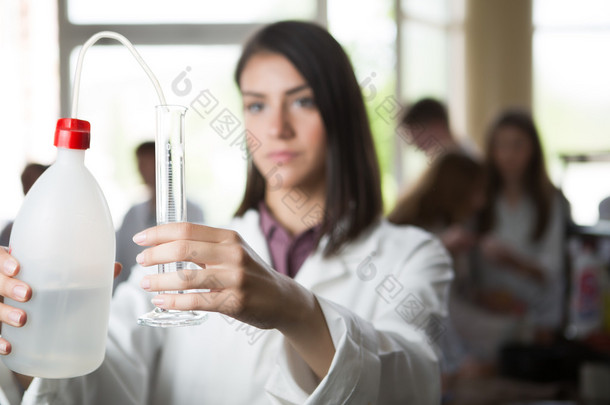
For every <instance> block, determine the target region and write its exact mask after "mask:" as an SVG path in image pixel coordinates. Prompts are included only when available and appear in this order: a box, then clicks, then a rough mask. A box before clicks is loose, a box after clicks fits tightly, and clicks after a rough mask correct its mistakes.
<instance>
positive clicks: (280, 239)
mask: <svg viewBox="0 0 610 405" xmlns="http://www.w3.org/2000/svg"><path fill="white" fill-rule="evenodd" d="M258 211H259V213H260V227H261V230H262V231H263V234H264V235H265V239H266V240H267V246H268V248H269V253H271V261H272V263H271V264H272V265H273V268H275V269H276V270H277V271H278V272H280V273H282V274H286V275H287V276H289V277H292V278H294V277H295V276H296V275H297V272H298V271H299V269H300V268H301V266H302V265H303V262H305V259H307V257H308V256H309V255H310V254H311V253H313V251H314V250H315V243H316V238H317V236H318V232H319V230H320V226H319V225H316V226H314V227H313V228H309V229H307V230H305V231H303V232H302V233H300V234H299V235H296V236H292V235H291V234H290V232H288V231H287V230H286V229H285V228H284V227H282V225H280V223H279V222H277V220H276V219H275V218H274V217H273V215H272V214H271V212H269V209H268V208H267V205H266V204H265V203H264V202H261V203H260V204H259V206H258Z"/></svg>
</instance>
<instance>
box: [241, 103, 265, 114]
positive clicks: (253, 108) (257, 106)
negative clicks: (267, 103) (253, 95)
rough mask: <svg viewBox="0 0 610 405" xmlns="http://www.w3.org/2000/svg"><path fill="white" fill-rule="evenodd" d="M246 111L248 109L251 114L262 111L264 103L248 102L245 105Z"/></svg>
mask: <svg viewBox="0 0 610 405" xmlns="http://www.w3.org/2000/svg"><path fill="white" fill-rule="evenodd" d="M245 107H246V108H245V109H246V111H248V112H249V113H251V114H256V113H258V112H261V111H262V110H263V103H259V102H255V103H248V104H246V106H245Z"/></svg>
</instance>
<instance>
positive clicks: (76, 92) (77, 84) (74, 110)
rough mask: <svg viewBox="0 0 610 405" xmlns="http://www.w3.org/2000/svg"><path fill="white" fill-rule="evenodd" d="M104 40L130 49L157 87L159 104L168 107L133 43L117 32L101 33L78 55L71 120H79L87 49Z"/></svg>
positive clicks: (161, 91)
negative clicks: (82, 73)
mask: <svg viewBox="0 0 610 405" xmlns="http://www.w3.org/2000/svg"><path fill="white" fill-rule="evenodd" d="M102 38H111V39H116V40H117V41H119V42H120V43H121V44H123V45H124V46H125V47H126V48H127V49H129V52H131V54H132V55H133V56H134V58H136V60H137V61H138V63H139V64H140V66H142V69H144V71H145V72H146V74H147V75H148V78H149V79H150V81H151V82H152V84H153V86H155V90H156V91H157V96H159V104H161V105H166V104H167V103H166V102H165V96H164V95H163V90H161V86H160V85H159V81H158V80H157V78H156V77H155V75H154V74H153V72H152V71H151V70H150V68H149V67H148V65H147V64H146V62H144V59H142V57H141V56H140V54H139V53H138V51H136V48H134V46H133V44H132V43H131V42H129V40H128V39H127V38H125V37H124V36H123V35H121V34H119V33H117V32H112V31H101V32H98V33H97V34H94V35H93V36H92V37H91V38H89V39H88V40H87V42H85V43H84V44H83V47H82V48H81V50H80V53H79V54H78V62H77V63H76V72H75V74H74V88H73V89H72V115H71V118H77V117H76V116H77V114H78V95H79V88H80V75H81V71H82V68H83V60H84V59H85V53H87V49H89V48H90V47H91V45H93V44H94V43H96V42H97V41H98V40H100V39H102Z"/></svg>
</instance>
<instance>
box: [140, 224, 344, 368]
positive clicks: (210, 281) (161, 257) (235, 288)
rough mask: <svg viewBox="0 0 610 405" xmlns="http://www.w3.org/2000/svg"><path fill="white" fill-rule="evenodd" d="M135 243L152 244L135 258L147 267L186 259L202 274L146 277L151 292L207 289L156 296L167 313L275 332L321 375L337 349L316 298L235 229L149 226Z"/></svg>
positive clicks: (185, 272) (145, 285)
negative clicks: (219, 318) (202, 314)
mask: <svg viewBox="0 0 610 405" xmlns="http://www.w3.org/2000/svg"><path fill="white" fill-rule="evenodd" d="M134 242H135V243H137V244H139V245H143V246H152V247H150V248H148V249H146V250H144V251H143V252H142V253H140V254H139V255H138V257H137V258H136V260H137V261H138V263H140V264H141V265H144V266H150V265H154V264H162V263H171V262H179V261H186V262H192V263H195V264H197V265H199V266H200V267H202V269H201V270H180V271H178V272H169V273H165V274H156V275H148V276H146V277H144V278H143V279H142V282H141V286H142V288H143V289H145V290H147V291H183V290H198V289H209V290H210V292H190V293H189V292H188V291H187V292H186V293H184V294H160V295H157V296H156V297H155V298H153V300H152V302H153V304H155V305H156V306H158V307H160V308H164V309H177V310H202V311H213V312H220V313H222V314H225V315H228V316H230V317H232V318H235V319H237V320H240V321H242V322H245V323H248V324H250V325H253V326H255V327H258V328H264V329H270V328H276V329H278V330H279V331H280V332H282V333H283V334H284V335H285V336H286V337H287V338H288V340H289V341H290V343H291V344H292V345H293V346H294V348H295V349H296V350H297V351H298V352H299V353H300V354H301V356H303V359H304V360H305V361H306V362H307V363H308V364H309V365H310V367H311V368H312V369H313V371H314V372H316V374H317V375H318V376H320V377H323V376H324V375H325V374H326V372H327V370H328V368H329V366H330V362H331V361H332V357H333V355H334V346H333V343H332V340H331V338H330V333H329V332H328V326H327V325H326V321H325V319H324V316H323V314H322V310H321V309H320V306H319V304H318V302H317V300H316V298H315V296H314V295H313V294H312V293H311V292H310V291H309V290H307V289H305V288H304V287H302V286H301V285H300V284H298V283H296V282H295V281H294V280H292V279H291V278H289V277H286V276H284V275H282V274H280V273H278V272H277V271H275V270H273V269H272V268H271V267H270V266H269V265H267V264H266V263H265V262H264V261H263V260H262V259H261V258H260V257H259V256H258V255H257V254H256V253H255V252H254V251H253V250H252V249H251V248H250V247H249V246H248V245H247V244H246V243H245V242H244V241H243V240H242V238H241V237H240V235H239V234H238V233H236V232H234V231H230V230H226V229H219V228H212V227H208V226H203V225H195V224H190V223H173V224H166V225H161V226H157V227H153V228H149V229H147V230H145V231H143V232H140V233H138V234H137V235H135V236H134Z"/></svg>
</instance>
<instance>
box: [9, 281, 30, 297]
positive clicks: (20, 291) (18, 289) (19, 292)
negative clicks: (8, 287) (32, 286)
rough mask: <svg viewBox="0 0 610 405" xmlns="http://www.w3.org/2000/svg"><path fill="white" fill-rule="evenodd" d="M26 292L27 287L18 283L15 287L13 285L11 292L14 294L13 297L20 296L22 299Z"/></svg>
mask: <svg viewBox="0 0 610 405" xmlns="http://www.w3.org/2000/svg"><path fill="white" fill-rule="evenodd" d="M27 293H28V289H27V288H25V286H23V285H21V284H18V285H16V286H15V287H13V294H14V295H15V297H17V298H21V299H24V298H25V295H26V294H27Z"/></svg>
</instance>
